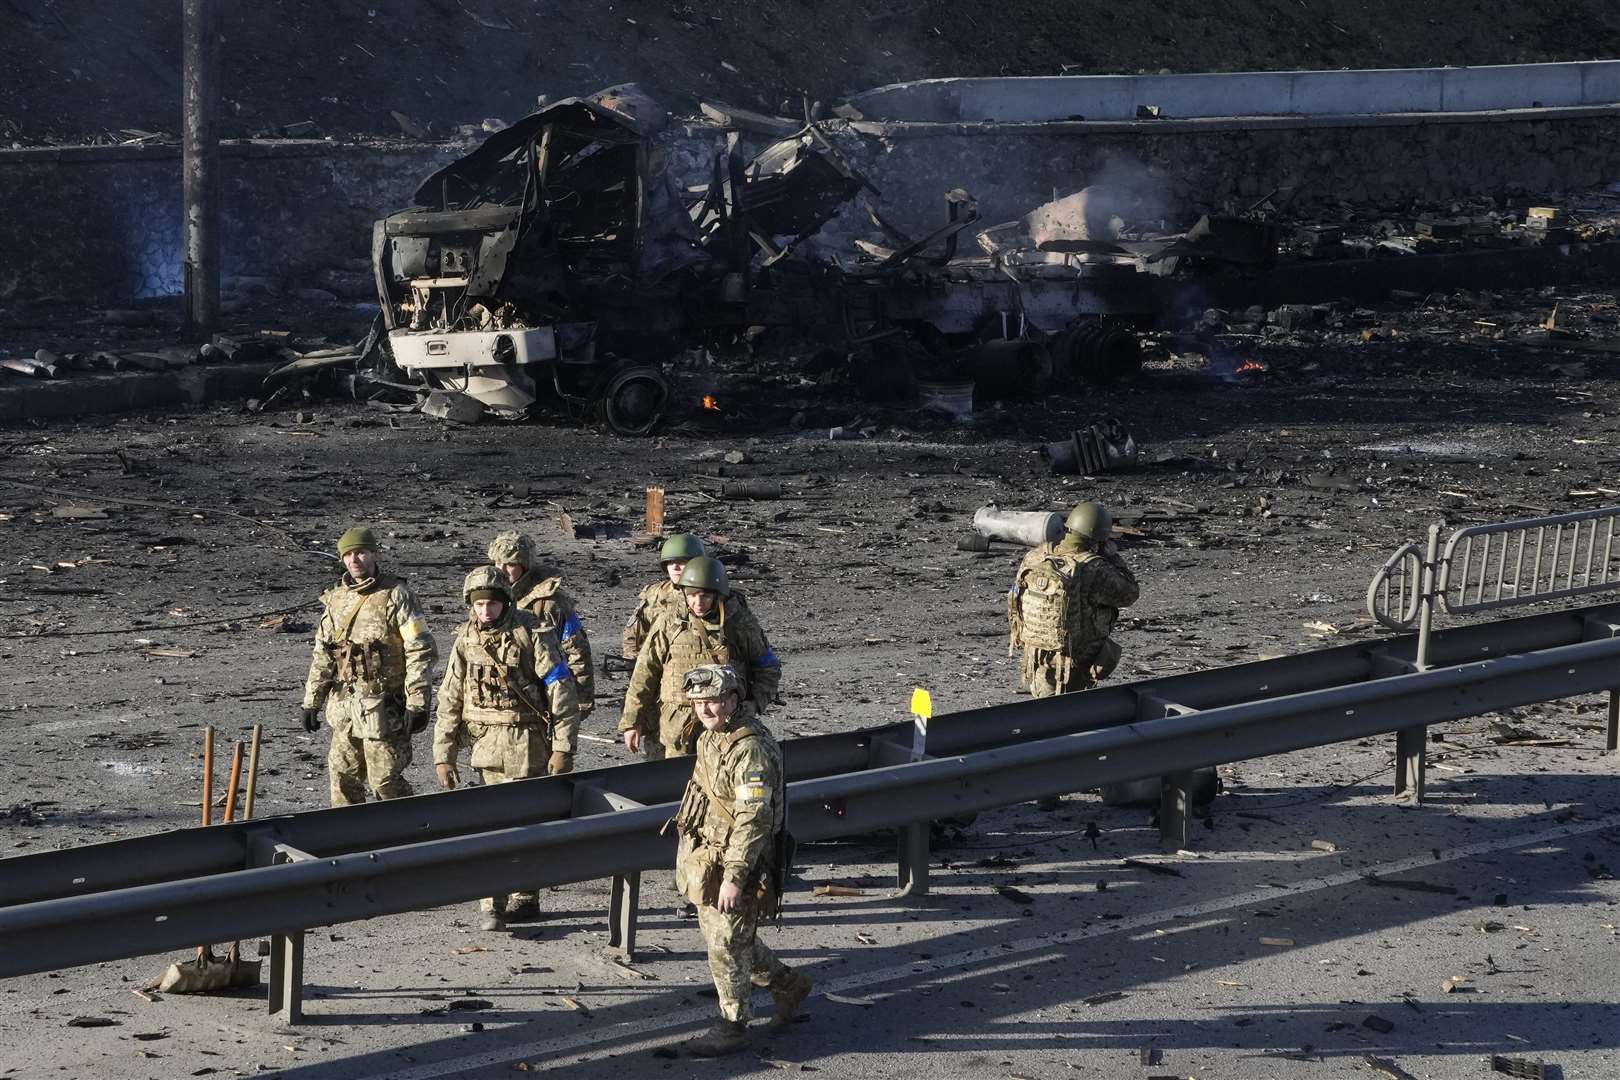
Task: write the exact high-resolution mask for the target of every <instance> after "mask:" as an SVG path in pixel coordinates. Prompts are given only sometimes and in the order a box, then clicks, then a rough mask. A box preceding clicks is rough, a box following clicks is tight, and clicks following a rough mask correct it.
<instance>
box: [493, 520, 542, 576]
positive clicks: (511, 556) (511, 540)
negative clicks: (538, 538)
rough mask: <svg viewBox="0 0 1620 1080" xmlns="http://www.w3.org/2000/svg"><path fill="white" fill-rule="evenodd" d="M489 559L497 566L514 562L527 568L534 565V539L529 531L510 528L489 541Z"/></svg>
mask: <svg viewBox="0 0 1620 1080" xmlns="http://www.w3.org/2000/svg"><path fill="white" fill-rule="evenodd" d="M489 561H490V562H492V563H494V564H495V565H496V566H500V565H502V564H503V563H513V564H516V565H518V566H521V567H524V568H525V569H527V568H528V567H530V566H533V565H534V541H532V540H530V539H529V536H528V534H527V533H520V532H518V531H517V530H516V529H508V530H506V531H505V532H503V533H500V534H498V535H497V536H496V537H495V539H493V540H491V541H490V542H489Z"/></svg>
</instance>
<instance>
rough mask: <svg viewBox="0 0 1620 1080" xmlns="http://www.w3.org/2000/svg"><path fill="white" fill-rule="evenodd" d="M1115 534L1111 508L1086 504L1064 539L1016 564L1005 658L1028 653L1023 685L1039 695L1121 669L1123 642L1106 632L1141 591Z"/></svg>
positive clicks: (1082, 685)
mask: <svg viewBox="0 0 1620 1080" xmlns="http://www.w3.org/2000/svg"><path fill="white" fill-rule="evenodd" d="M1112 534H1113V519H1112V518H1111V517H1110V516H1109V514H1108V509H1107V508H1106V507H1104V506H1103V505H1102V504H1101V503H1095V502H1083V503H1081V504H1080V505H1079V506H1076V507H1075V508H1074V509H1073V510H1072V511H1070V512H1069V517H1068V520H1067V521H1066V522H1065V523H1064V536H1063V539H1062V540H1060V541H1059V542H1058V543H1057V544H1042V545H1041V546H1040V547H1038V548H1036V549H1034V550H1033V551H1031V552H1030V553H1029V554H1027V555H1025V556H1024V560H1023V562H1021V563H1019V565H1018V576H1017V577H1016V578H1015V579H1014V581H1013V587H1012V590H1011V591H1010V592H1009V593H1008V594H1007V619H1008V622H1009V623H1010V624H1011V628H1012V636H1011V640H1010V642H1009V643H1008V647H1007V655H1009V656H1011V655H1012V651H1013V650H1014V649H1019V648H1021V649H1023V652H1024V656H1023V664H1022V667H1021V669H1020V671H1019V677H1020V679H1019V681H1020V682H1021V683H1023V684H1024V685H1025V686H1028V687H1029V692H1030V694H1031V695H1032V696H1034V697H1053V696H1055V695H1057V694H1069V693H1073V692H1074V691H1076V690H1089V689H1090V688H1091V687H1093V686H1096V685H1097V683H1099V682H1101V681H1102V680H1103V679H1105V678H1107V677H1108V676H1109V675H1110V674H1111V673H1112V672H1113V670H1114V668H1115V667H1116V666H1117V665H1118V664H1119V657H1120V649H1119V645H1118V644H1116V643H1115V642H1114V640H1113V638H1111V637H1109V636H1108V635H1109V633H1110V632H1111V631H1112V630H1113V629H1114V621H1115V620H1116V619H1118V618H1119V609H1120V608H1123V607H1129V606H1130V605H1132V604H1134V603H1136V598H1137V596H1138V595H1139V594H1140V590H1139V589H1138V587H1137V584H1136V577H1135V575H1133V574H1132V573H1131V571H1130V568H1129V567H1128V566H1126V565H1125V563H1124V561H1123V560H1121V559H1120V557H1119V551H1118V549H1117V548H1116V547H1115V546H1114V542H1113V540H1112V539H1111V536H1112Z"/></svg>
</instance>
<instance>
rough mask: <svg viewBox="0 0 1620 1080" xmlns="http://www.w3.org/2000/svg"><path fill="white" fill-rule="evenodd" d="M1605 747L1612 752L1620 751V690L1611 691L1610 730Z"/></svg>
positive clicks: (1604, 742)
mask: <svg viewBox="0 0 1620 1080" xmlns="http://www.w3.org/2000/svg"><path fill="white" fill-rule="evenodd" d="M1603 748H1604V749H1605V750H1607V751H1608V752H1609V753H1611V754H1617V753H1620V690H1610V691H1609V730H1608V735H1607V736H1606V737H1605V738H1604V740H1603Z"/></svg>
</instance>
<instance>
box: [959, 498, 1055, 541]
mask: <svg viewBox="0 0 1620 1080" xmlns="http://www.w3.org/2000/svg"><path fill="white" fill-rule="evenodd" d="M973 531H974V532H976V533H978V534H979V535H980V536H986V537H989V538H990V539H991V540H1006V541H1008V542H1010V543H1014V544H1023V545H1024V546H1025V547H1038V546H1040V545H1041V544H1045V543H1056V542H1057V541H1059V540H1061V539H1063V515H1062V514H1052V513H1047V512H1045V511H1041V510H1002V509H1000V508H999V507H995V506H981V507H979V509H977V510H975V511H974V512H973Z"/></svg>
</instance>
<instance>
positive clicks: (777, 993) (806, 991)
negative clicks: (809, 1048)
mask: <svg viewBox="0 0 1620 1080" xmlns="http://www.w3.org/2000/svg"><path fill="white" fill-rule="evenodd" d="M809 996H810V976H808V975H806V974H805V973H804V972H802V971H795V972H793V973H792V974H791V975H790V976H788V983H787V985H786V986H784V987H782V988H781V989H780V990H778V989H777V988H776V987H774V986H773V987H771V1000H772V1001H774V1002H776V1015H775V1016H773V1017H771V1022H770V1026H769V1027H767V1028H766V1029H765V1030H767V1031H769V1032H770V1033H771V1034H772V1035H780V1034H781V1033H782V1032H784V1031H786V1030H787V1029H788V1025H790V1024H792V1023H793V1018H794V1017H795V1016H797V1015H799V1006H800V1005H803V1004H804V999H805V998H807V997H809Z"/></svg>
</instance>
